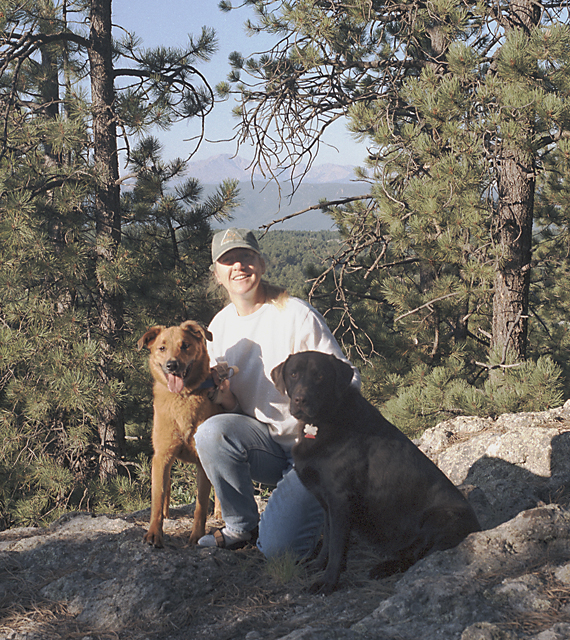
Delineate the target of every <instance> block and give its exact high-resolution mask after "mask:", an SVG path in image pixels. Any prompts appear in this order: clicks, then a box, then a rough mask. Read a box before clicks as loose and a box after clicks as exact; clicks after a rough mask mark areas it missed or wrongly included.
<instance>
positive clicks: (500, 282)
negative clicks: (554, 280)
mask: <svg viewBox="0 0 570 640" xmlns="http://www.w3.org/2000/svg"><path fill="white" fill-rule="evenodd" d="M508 11H509V14H508V16H507V18H508V19H507V24H508V27H507V28H508V29H521V30H523V31H525V32H526V33H527V34H528V33H529V32H530V31H531V29H532V28H533V26H534V25H536V24H537V23H538V21H539V20H540V14H541V9H540V3H538V2H536V1H535V0H515V1H513V2H512V3H510V5H509V9H508ZM520 126H521V127H524V126H525V124H524V123H521V125H520ZM526 126H527V130H528V131H527V136H523V135H522V134H519V139H524V138H525V137H527V138H530V137H531V134H532V124H531V123H530V122H529V123H528V124H527V125H526ZM535 184H536V176H535V166H534V158H533V156H532V155H531V153H529V152H525V151H523V150H522V149H521V148H519V147H517V146H516V145H510V144H509V143H508V142H507V141H503V146H502V149H501V152H500V153H499V159H498V180H497V191H498V203H497V205H498V217H497V220H496V223H495V229H496V234H497V235H496V241H497V243H498V246H499V257H498V261H497V266H496V274H495V283H494V297H493V321H492V340H491V346H492V347H493V349H494V351H495V352H499V354H500V355H501V359H502V364H504V363H505V362H506V361H507V359H508V360H510V361H514V362H518V361H521V360H524V358H525V356H526V345H527V333H528V301H529V289H530V269H531V258H532V224H533V217H534V192H535Z"/></svg>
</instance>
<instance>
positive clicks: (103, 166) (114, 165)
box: [89, 0, 124, 479]
mask: <svg viewBox="0 0 570 640" xmlns="http://www.w3.org/2000/svg"><path fill="white" fill-rule="evenodd" d="M90 23H91V28H90V48H89V62H90V66H91V102H92V110H93V145H94V165H95V175H96V176H97V187H96V192H95V217H96V251H97V261H98V263H99V268H98V273H99V274H100V275H99V278H98V291H97V296H98V312H99V319H98V320H99V327H98V328H99V332H100V343H101V361H100V368H99V379H100V383H101V389H102V397H101V401H100V404H99V415H98V430H99V440H100V447H101V452H100V464H99V476H100V477H101V479H106V478H109V477H111V476H113V475H116V473H117V470H118V466H119V460H120V456H121V455H122V453H123V449H124V422H123V415H122V411H121V408H120V406H119V405H118V404H117V403H116V402H115V401H114V400H113V399H112V398H111V397H110V394H105V389H106V388H107V387H108V384H109V382H110V381H111V380H112V379H113V378H115V377H116V376H115V375H114V372H113V365H112V360H113V359H112V354H113V349H114V348H115V346H116V344H117V340H118V337H119V334H120V332H121V331H122V325H123V300H122V296H121V295H120V294H117V293H116V289H115V288H114V287H112V286H111V283H109V282H108V279H107V278H108V277H107V275H106V274H107V273H108V271H107V269H106V268H105V267H106V266H107V265H111V264H112V263H113V262H114V261H115V260H116V256H117V250H118V247H119V245H120V242H121V209H120V196H119V182H118V180H119V163H118V155H117V128H116V121H115V118H114V113H113V107H114V99H115V91H114V83H113V60H112V47H111V0H91V11H90ZM101 274H102V275H101Z"/></svg>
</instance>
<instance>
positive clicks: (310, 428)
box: [303, 424, 319, 440]
mask: <svg viewBox="0 0 570 640" xmlns="http://www.w3.org/2000/svg"><path fill="white" fill-rule="evenodd" d="M318 431H319V427H315V425H313V424H306V425H305V428H304V429H303V432H304V434H305V438H311V440H314V439H315V436H316V435H317V433H318Z"/></svg>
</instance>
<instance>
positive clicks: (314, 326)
mask: <svg viewBox="0 0 570 640" xmlns="http://www.w3.org/2000/svg"><path fill="white" fill-rule="evenodd" d="M209 329H210V331H211V332H212V335H213V342H210V343H208V350H209V352H210V361H211V365H212V366H213V365H215V364H216V363H217V362H220V361H226V362H227V363H228V364H229V365H230V366H232V365H233V366H237V367H238V368H239V373H237V374H236V375H235V376H233V377H232V378H230V388H231V390H232V391H233V393H234V394H235V396H236V398H237V399H238V401H239V403H240V406H241V408H242V410H243V412H244V413H245V414H247V415H249V416H252V417H253V418H256V419H257V420H259V421H260V422H264V423H266V424H268V425H269V428H270V431H271V434H272V436H273V438H274V439H275V440H276V441H277V442H279V444H280V445H281V446H282V447H283V448H284V449H285V450H286V451H289V450H290V448H291V447H292V446H293V444H294V443H295V437H296V428H295V425H296V423H297V421H296V419H295V418H294V417H293V416H291V414H290V413H289V399H288V398H287V397H286V396H283V395H282V394H281V393H280V392H279V391H277V389H276V388H275V385H274V384H273V382H272V380H271V371H272V369H273V368H274V367H276V366H277V365H278V364H281V363H282V362H283V361H284V360H286V359H287V357H288V356H289V355H290V354H292V353H296V352H298V351H323V352H325V353H331V354H333V355H335V356H337V357H338V358H340V359H341V360H344V361H345V362H348V360H347V359H346V357H345V356H344V355H343V353H342V350H341V348H340V347H339V345H338V343H337V341H336V340H335V338H334V336H333V335H332V333H331V332H330V330H329V328H328V327H327V325H326V323H325V320H324V318H323V317H322V316H321V315H320V314H319V313H318V311H316V309H314V308H313V307H312V306H311V305H310V304H308V303H307V302H304V301H303V300H300V299H299V298H291V297H290V298H288V299H287V301H286V303H285V306H284V307H283V308H279V307H277V306H275V305H274V304H272V303H266V304H264V305H263V306H262V307H261V308H260V309H258V310H257V311H256V312H255V313H252V314H251V315H248V316H239V315H238V314H237V311H236V308H235V306H234V305H233V304H229V305H228V306H227V307H225V308H224V309H222V310H221V311H220V312H219V313H218V314H217V315H216V316H215V318H214V319H213V320H212V322H211V323H210V327H209ZM349 364H350V363H349ZM351 366H353V365H352V364H351ZM353 369H354V378H353V382H352V383H353V384H355V385H357V386H360V374H359V373H358V370H357V369H356V368H355V367H354V366H353Z"/></svg>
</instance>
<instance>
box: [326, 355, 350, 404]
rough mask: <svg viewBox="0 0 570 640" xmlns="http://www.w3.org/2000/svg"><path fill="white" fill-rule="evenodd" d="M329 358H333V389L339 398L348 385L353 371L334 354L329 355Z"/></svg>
mask: <svg viewBox="0 0 570 640" xmlns="http://www.w3.org/2000/svg"><path fill="white" fill-rule="evenodd" d="M331 358H332V360H333V364H334V372H335V391H336V394H337V397H338V398H340V397H341V396H342V395H344V393H345V391H346V390H347V389H348V387H350V383H351V382H352V378H353V377H354V371H353V369H352V367H351V366H350V365H349V364H348V363H347V362H345V361H344V360H339V359H338V358H336V357H335V356H331Z"/></svg>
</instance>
